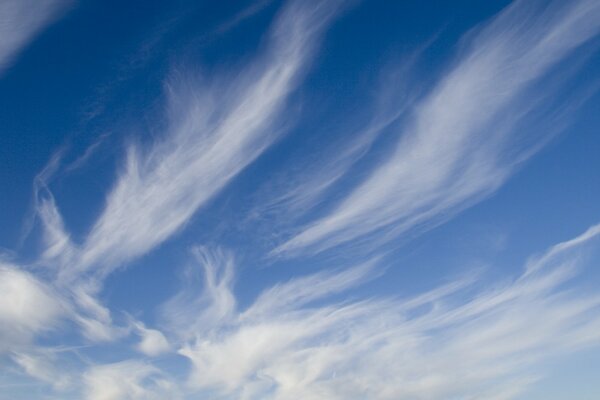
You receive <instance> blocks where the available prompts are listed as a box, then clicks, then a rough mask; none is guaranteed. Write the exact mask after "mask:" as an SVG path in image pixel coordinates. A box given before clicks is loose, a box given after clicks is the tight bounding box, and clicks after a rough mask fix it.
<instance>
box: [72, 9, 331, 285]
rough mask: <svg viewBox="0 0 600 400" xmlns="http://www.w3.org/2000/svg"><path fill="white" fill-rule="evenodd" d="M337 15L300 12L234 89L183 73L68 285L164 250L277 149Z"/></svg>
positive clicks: (281, 26)
mask: <svg viewBox="0 0 600 400" xmlns="http://www.w3.org/2000/svg"><path fill="white" fill-rule="evenodd" d="M339 6H340V4H339V2H337V1H334V2H320V1H315V2H311V4H310V6H309V5H305V4H302V5H300V2H292V3H291V4H290V5H288V6H287V7H286V8H285V9H284V10H283V12H282V13H281V15H280V16H279V18H278V19H277V21H276V22H275V24H274V27H273V28H272V30H271V32H270V34H269V41H268V46H267V51H266V53H265V54H264V55H263V57H262V58H260V59H259V60H258V61H256V62H255V63H254V64H253V65H252V66H250V67H248V68H247V69H246V70H247V71H246V72H244V73H243V74H241V75H240V76H239V77H236V78H234V79H232V80H231V81H232V82H230V83H228V84H226V85H225V84H223V85H221V84H216V86H215V87H211V86H210V85H209V86H203V85H201V84H199V83H198V82H197V80H194V79H192V78H189V77H186V74H185V73H183V74H179V76H178V77H176V78H173V79H171V80H170V81H169V83H168V84H167V90H168V93H169V124H168V127H167V128H166V132H165V133H164V135H163V137H162V139H159V140H158V141H157V142H156V143H155V144H154V145H152V146H150V147H149V148H145V149H144V148H141V147H140V146H137V145H132V146H131V147H130V148H129V151H128V155H127V160H126V164H125V166H124V168H123V169H122V171H121V172H120V174H119V176H118V178H117V182H116V184H115V186H114V187H113V189H112V191H111V192H110V194H109V195H108V198H107V201H106V206H105V208H104V210H103V211H102V213H101V215H100V217H99V218H98V220H97V222H96V223H95V224H94V226H93V227H92V229H91V231H90V233H89V235H88V236H87V238H86V240H85V242H84V243H83V245H82V248H81V250H80V252H79V253H78V256H77V257H76V259H75V260H73V262H71V263H69V264H70V265H71V267H69V268H65V269H64V274H63V276H70V275H75V276H78V275H80V274H82V273H84V272H85V271H87V270H89V269H90V268H92V267H97V269H96V270H95V271H96V272H97V274H98V275H99V276H104V275H106V274H108V273H109V272H110V271H112V270H113V269H114V268H115V267H116V266H118V265H121V264H122V263H125V262H127V261H129V260H131V259H133V258H135V257H137V256H140V255H142V254H144V253H146V252H147V251H149V250H150V249H152V248H153V247H155V246H157V245H159V244H160V243H162V242H163V241H164V240H166V239H167V238H168V237H170V236H171V235H173V234H174V233H175V232H177V231H178V230H179V229H181V228H182V227H183V226H184V225H185V223H186V222H188V221H189V220H190V218H191V217H192V215H193V214H194V213H195V212H196V210H198V208H200V207H201V206H202V205H203V204H205V203H206V202H207V201H209V200H210V199H211V198H212V197H214V196H215V195H216V194H217V193H218V192H219V191H220V190H221V189H222V188H223V187H224V186H225V185H227V184H228V183H229V182H230V181H231V180H232V179H233V178H234V177H235V176H236V175H237V174H238V173H239V172H240V171H242V170H243V169H244V168H245V167H246V166H247V165H248V164H250V163H251V162H252V161H253V160H255V159H256V158H257V157H258V156H259V155H260V154H261V153H262V152H263V151H264V150H265V149H266V148H267V147H268V146H269V145H270V144H271V143H273V141H274V140H276V139H277V138H278V137H279V135H280V133H281V132H280V131H281V130H278V129H276V125H275V123H276V122H277V121H279V118H280V117H281V114H282V112H284V105H285V102H286V99H287V98H288V96H289V94H290V93H291V92H292V91H293V89H294V88H295V87H296V85H297V83H298V80H299V78H300V77H301V74H302V72H303V71H304V69H305V67H306V63H307V61H308V59H309V58H310V54H311V52H312V49H313V47H314V42H315V41H316V40H317V38H318V36H319V34H320V33H321V31H322V30H323V28H324V27H325V26H326V24H327V22H328V21H329V20H330V19H331V18H332V17H333V15H334V13H335V11H336V10H337V8H339ZM100 265H101V266H102V267H101V268H100ZM67 280H68V279H67Z"/></svg>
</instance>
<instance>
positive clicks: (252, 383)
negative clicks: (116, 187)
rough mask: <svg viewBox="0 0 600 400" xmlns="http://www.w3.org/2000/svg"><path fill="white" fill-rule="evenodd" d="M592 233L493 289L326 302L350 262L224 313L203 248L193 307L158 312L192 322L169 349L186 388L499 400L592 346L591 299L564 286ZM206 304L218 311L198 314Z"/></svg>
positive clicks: (235, 394)
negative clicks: (541, 367)
mask: <svg viewBox="0 0 600 400" xmlns="http://www.w3.org/2000/svg"><path fill="white" fill-rule="evenodd" d="M590 232H592V233H590ZM599 232H600V229H599V228H598V226H595V227H593V228H592V229H590V230H589V231H588V232H587V233H585V234H583V235H581V236H579V237H577V238H575V239H574V240H571V241H568V242H565V243H561V244H558V245H556V246H554V247H552V248H551V249H549V250H548V251H547V252H546V253H544V254H543V255H541V256H540V257H538V259H539V260H543V262H541V261H540V264H539V266H540V268H539V269H538V270H537V271H535V273H531V272H528V271H529V270H528V269H527V267H525V268H524V271H525V272H524V273H523V274H522V275H521V276H519V277H517V278H516V279H514V280H512V281H507V282H505V283H503V284H502V285H498V284H495V285H491V286H489V287H488V288H485V286H486V285H485V284H484V282H482V281H480V280H478V279H466V280H460V281H455V282H450V283H448V284H446V285H444V286H442V287H439V288H435V289H433V290H431V291H430V292H427V293H423V294H421V295H418V296H416V297H414V298H407V299H399V298H398V297H389V298H382V297H378V298H371V299H369V300H362V301H355V302H348V301H346V302H343V303H337V302H332V301H331V300H330V299H331V296H332V294H334V293H336V292H338V291H340V290H347V289H349V288H351V287H352V286H355V285H357V284H359V283H361V282H365V281H366V280H368V279H369V278H370V275H371V274H372V272H373V271H372V268H371V267H370V266H360V267H355V268H351V269H349V270H345V271H339V272H336V273H325V272H320V273H317V274H316V275H312V276H307V277H300V278H295V279H293V280H291V281H289V282H287V283H284V284H279V285H276V286H274V287H272V288H270V289H266V290H265V291H264V292H263V293H262V294H261V295H260V296H259V297H258V299H257V300H256V301H255V302H254V303H253V304H251V305H250V306H249V307H248V308H246V309H245V310H239V308H238V307H235V306H234V305H235V302H234V301H233V299H234V295H233V292H234V291H233V287H232V279H231V268H232V266H231V256H230V255H227V253H223V251H218V252H216V253H215V252H210V251H208V250H206V249H205V250H204V252H205V253H206V252H208V253H206V254H207V255H206V256H205V257H204V259H202V261H203V262H204V265H203V267H204V269H205V273H206V274H207V278H206V285H205V289H204V291H203V292H202V293H203V294H202V299H203V300H202V304H203V307H198V308H196V307H195V305H194V303H193V302H187V307H186V304H184V303H174V302H170V303H168V305H167V308H166V309H165V312H166V314H170V313H176V312H181V311H182V310H186V309H188V310H190V311H191V310H192V309H193V310H195V311H196V313H194V312H190V313H188V314H187V318H189V323H190V324H192V325H193V324H194V321H196V316H199V317H200V318H201V319H202V321H203V322H204V323H202V324H200V325H198V327H199V329H197V330H196V336H195V337H193V336H190V335H189V334H187V335H185V337H188V338H190V339H188V340H187V341H185V342H183V344H182V345H181V349H180V350H179V353H180V354H182V355H184V356H186V357H188V358H189V360H190V361H191V363H192V365H193V369H192V372H191V374H190V376H189V380H188V384H189V385H190V387H191V388H193V389H195V390H196V391H199V393H212V395H213V396H216V397H218V398H236V399H293V398H303V399H323V398H327V399H364V398H374V399H396V400H398V399H414V398H427V399H448V398H486V399H487V398H490V399H511V398H515V396H516V395H517V394H520V393H521V392H522V391H523V390H525V389H526V388H527V387H528V385H529V384H531V383H532V382H534V381H535V380H536V379H537V378H538V375H537V373H536V372H535V371H536V369H535V368H533V367H534V366H535V365H537V364H538V363H540V362H542V361H544V360H547V359H548V358H549V357H552V356H555V355H558V354H561V353H562V352H565V351H568V352H572V351H574V350H576V349H581V348H583V347H586V346H589V345H597V344H598V343H600V334H599V333H598V332H600V331H599V330H598V328H599V327H600V297H599V296H597V295H595V294H593V293H586V292H585V291H581V290H579V291H574V290H572V288H573V286H572V284H570V280H571V279H572V278H573V277H574V276H575V275H576V268H577V265H578V262H580V260H581V257H580V255H581V254H582V251H583V250H585V248H592V249H597V246H598V233H599ZM571 244H572V245H571ZM219 260H220V261H219ZM559 261H560V262H559ZM218 276H221V278H218ZM475 284H477V285H475ZM215 288H218V290H215ZM179 298H181V297H179ZM224 298H227V299H229V300H227V301H225V302H224V301H223V299H224ZM317 300H318V301H317ZM196 304H199V303H196ZM215 309H218V310H226V311H225V312H220V313H210V314H211V315H212V316H213V318H202V315H203V314H202V313H203V310H204V311H205V312H209V310H215ZM179 322H180V323H179V324H177V325H172V328H175V330H177V329H180V328H181V326H183V324H182V323H181V322H182V321H179ZM188 333H189V332H188Z"/></svg>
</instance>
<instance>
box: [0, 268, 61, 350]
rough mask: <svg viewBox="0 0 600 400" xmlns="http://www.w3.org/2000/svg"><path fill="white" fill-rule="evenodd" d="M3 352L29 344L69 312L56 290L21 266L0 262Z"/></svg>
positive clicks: (0, 323) (0, 324) (0, 310)
mask: <svg viewBox="0 0 600 400" xmlns="http://www.w3.org/2000/svg"><path fill="white" fill-rule="evenodd" d="M0 293H2V296H0V352H4V351H7V350H13V349H15V348H19V346H20V345H26V344H28V343H29V342H30V341H31V340H32V339H33V338H34V337H35V335H36V334H39V333H43V332H48V331H50V330H52V329H53V328H55V327H56V324H57V322H58V320H59V319H60V318H61V317H63V316H64V315H65V314H66V310H65V308H64V307H63V304H62V301H61V300H60V298H59V297H58V295H57V294H56V293H54V292H53V290H52V289H51V288H49V287H47V286H46V285H44V284H43V283H42V282H40V281H39V280H38V279H36V278H35V277H34V276H33V275H31V274H30V273H28V272H26V271H23V270H22V269H19V268H18V267H17V266H14V265H9V264H5V263H2V262H0Z"/></svg>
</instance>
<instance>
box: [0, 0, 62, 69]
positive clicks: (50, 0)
mask: <svg viewBox="0 0 600 400" xmlns="http://www.w3.org/2000/svg"><path fill="white" fill-rule="evenodd" d="M69 3H70V1H69V0H2V1H1V2H0V74H1V73H2V72H4V70H5V69H6V68H7V67H8V66H9V65H10V63H11V62H12V61H13V60H14V58H15V56H16V55H17V54H18V52H19V51H20V50H21V49H22V48H23V47H24V46H25V45H26V44H27V43H28V42H29V41H31V39H32V38H33V37H34V36H35V35H36V34H37V33H38V32H39V31H40V30H41V29H43V28H44V27H45V26H46V25H48V23H50V22H51V21H52V20H53V19H54V18H56V16H57V15H58V14H59V13H60V11H62V10H63V9H64V8H65V7H66V6H67V5H68V4H69Z"/></svg>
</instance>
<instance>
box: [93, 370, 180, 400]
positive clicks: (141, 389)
mask: <svg viewBox="0 0 600 400" xmlns="http://www.w3.org/2000/svg"><path fill="white" fill-rule="evenodd" d="M83 381H84V384H85V398H86V399H87V400H135V399H143V400H151V399H157V400H159V399H161V400H162V399H177V398H179V397H178V395H177V391H176V390H175V388H174V387H173V384H172V382H171V381H170V380H169V379H167V378H166V377H164V376H163V374H162V373H161V372H160V371H159V370H158V369H157V368H156V367H154V366H152V365H150V364H147V363H144V362H141V361H137V360H128V361H122V362H118V363H113V364H104V365H95V366H93V367H91V368H90V369H89V370H88V371H86V372H85V374H84V377H83Z"/></svg>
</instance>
